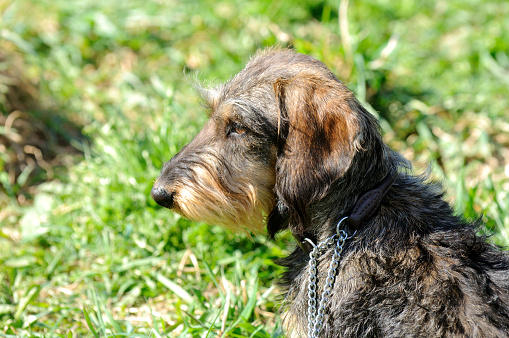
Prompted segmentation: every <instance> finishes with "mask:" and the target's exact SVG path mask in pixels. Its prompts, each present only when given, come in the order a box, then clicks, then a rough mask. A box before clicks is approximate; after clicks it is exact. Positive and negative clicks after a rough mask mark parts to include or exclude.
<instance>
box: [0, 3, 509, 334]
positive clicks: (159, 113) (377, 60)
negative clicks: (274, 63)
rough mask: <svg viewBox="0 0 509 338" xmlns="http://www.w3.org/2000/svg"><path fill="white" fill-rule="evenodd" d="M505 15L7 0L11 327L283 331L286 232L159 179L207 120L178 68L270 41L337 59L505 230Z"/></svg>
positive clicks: (216, 64) (389, 137) (0, 288)
mask: <svg viewBox="0 0 509 338" xmlns="http://www.w3.org/2000/svg"><path fill="white" fill-rule="evenodd" d="M340 6H341V10H339V8H340ZM508 17H509V2H507V1H505V0H500V1H496V0H488V1H481V0H470V1H463V0H461V1H460V0H450V1H444V0H442V1H417V0H408V1H405V2H394V1H386V0H377V1H356V2H351V3H350V4H348V1H345V0H343V1H341V3H339V2H337V1H317V0H307V1H299V2H296V1H293V0H280V1H268V0H260V1H251V0H236V1H233V0H231V1H215V0H214V1H212V0H204V1H193V0H189V1H172V0H168V1H163V0H159V1H158V0H152V1H146V0H144V1H140V0H108V1H92V0H81V1H67V0H38V1H35V0H32V1H30V0H17V1H5V0H0V110H1V114H0V249H1V250H0V331H3V332H4V333H3V336H7V337H11V336H12V337H14V336H16V337H37V336H41V337H42V336H45V337H53V336H57V337H82V336H93V337H107V336H108V337H109V336H117V337H119V336H128V337H146V336H151V337H174V336H182V337H206V336H208V337H213V336H228V337H246V336H247V337H249V336H251V337H280V336H282V333H281V330H280V320H279V316H278V314H277V309H278V307H277V304H278V302H279V301H280V299H279V298H278V290H277V288H275V287H273V286H272V285H273V282H274V280H275V278H276V276H277V274H278V273H279V272H280V271H279V268H278V267H277V266H276V265H275V264H274V263H273V262H272V259H274V258H277V257H280V256H282V255H284V254H285V253H287V252H288V251H289V248H291V245H292V244H291V240H290V239H289V238H288V237H283V238H282V240H281V241H280V242H278V243H269V242H267V241H266V240H265V238H263V237H257V238H254V240H250V239H247V238H245V237H244V236H241V235H235V234H232V233H230V232H228V231H224V230H222V229H220V228H218V227H214V226H210V225H206V224H202V223H192V222H189V221H187V220H185V219H182V218H180V217H179V216H177V215H174V214H172V213H171V212H170V211H168V210H163V209H161V208H159V207H157V206H156V204H155V203H154V202H153V201H152V200H151V199H150V196H149V192H150V188H151V185H152V182H153V180H154V178H155V177H156V176H157V174H158V171H159V169H160V167H161V165H162V163H163V162H164V161H166V160H168V159H169V158H170V157H171V156H172V155H173V154H174V153H176V152H177V150H178V149H179V148H180V147H181V146H182V145H184V144H185V143H187V142H189V141H190V140H191V139H192V137H193V135H194V134H195V133H196V132H197V131H198V130H199V128H200V126H201V125H202V124H203V122H204V121H205V119H206V116H205V114H204V112H203V109H202V108H201V106H200V103H199V100H198V98H197V95H195V94H194V93H193V91H192V88H191V86H190V85H189V82H188V80H186V77H185V76H184V74H183V70H184V69H187V71H186V73H188V74H189V75H191V76H194V75H195V73H197V72H198V70H199V73H198V75H197V76H198V77H199V78H201V79H204V80H206V81H210V82H211V83H220V82H222V81H224V80H226V79H228V78H229V77H230V76H231V75H232V74H234V73H235V72H237V71H239V70H240V69H242V67H243V65H244V64H245V62H247V60H248V59H249V56H250V55H252V54H253V53H254V52H255V51H256V50H257V49H259V48H263V47H264V46H270V45H273V44H278V45H280V46H288V45H291V46H293V48H295V49H296V50H297V51H299V52H302V53H308V54H312V55H315V56H316V57H317V58H318V59H320V60H322V61H323V62H325V63H326V64H327V65H328V66H329V67H330V68H331V69H332V70H333V71H334V72H335V74H337V75H338V77H339V78H340V79H342V80H343V81H344V82H345V83H346V84H347V85H348V86H349V87H350V88H351V89H352V90H353V91H354V92H355V93H356V95H357V96H358V97H359V99H360V100H361V101H362V102H364V103H365V104H366V106H367V107H368V108H369V109H370V110H371V111H372V112H374V113H375V114H378V115H379V116H380V119H381V122H382V126H383V129H384V132H385V139H386V141H387V142H388V143H389V144H390V145H391V146H392V147H393V148H395V149H397V150H398V151H401V152H402V153H404V154H405V156H406V157H407V158H409V159H411V160H413V161H415V162H414V163H415V165H416V170H417V171H422V170H425V168H426V167H427V166H428V165H429V164H430V163H431V166H432V168H433V173H434V175H435V177H436V178H438V179H440V180H443V181H444V184H445V186H446V187H447V189H448V198H449V199H450V201H451V203H453V204H454V205H455V207H456V210H457V211H458V212H459V213H464V214H465V215H466V217H468V218H471V219H475V218H477V217H479V216H483V217H484V220H485V222H486V229H484V232H486V233H488V234H491V235H492V236H491V240H493V241H494V242H495V243H497V244H499V245H503V246H507V245H508V244H509V206H508V204H509V198H508V193H507V192H508V191H509V178H508V176H509V122H508V121H509V95H508V93H509V91H508V89H509V39H508V38H507V37H508V36H509V20H507V18H508ZM0 336H2V334H1V333H0Z"/></svg>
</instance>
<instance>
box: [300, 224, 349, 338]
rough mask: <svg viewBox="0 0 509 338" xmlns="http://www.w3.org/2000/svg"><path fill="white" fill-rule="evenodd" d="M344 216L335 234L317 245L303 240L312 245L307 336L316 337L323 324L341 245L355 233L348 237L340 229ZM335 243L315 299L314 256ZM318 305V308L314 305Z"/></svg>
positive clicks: (307, 239)
mask: <svg viewBox="0 0 509 338" xmlns="http://www.w3.org/2000/svg"><path fill="white" fill-rule="evenodd" d="M347 218H348V217H344V218H343V219H341V221H339V223H338V225H337V226H336V234H334V235H333V236H331V237H329V238H327V239H326V240H324V241H322V242H321V243H319V244H318V245H315V244H314V243H313V242H312V241H311V240H310V239H309V238H306V239H305V240H306V241H308V242H309V243H311V244H312V245H313V251H311V252H310V253H309V280H308V282H309V284H308V337H309V338H317V337H318V336H319V334H320V331H321V329H322V325H323V317H324V309H325V304H326V302H327V299H328V298H329V294H330V292H331V290H332V287H333V285H334V278H335V277H336V272H337V268H338V266H339V260H340V259H341V253H342V252H343V246H344V245H345V242H346V240H347V239H349V238H351V237H353V235H355V233H354V234H353V235H352V236H350V237H348V234H347V233H346V232H345V231H344V230H341V229H340V225H341V223H342V222H343V221H344V220H345V219H347ZM334 243H336V247H335V249H334V254H333V255H332V260H331V262H330V266H329V272H328V274H327V278H326V280H325V285H324V288H323V291H322V294H321V296H320V299H319V300H317V293H316V292H317V291H316V289H317V281H318V276H317V269H316V258H317V256H318V254H319V253H320V250H321V249H323V248H325V247H328V246H330V245H332V244H334ZM317 305H318V310H317V308H316V306H317Z"/></svg>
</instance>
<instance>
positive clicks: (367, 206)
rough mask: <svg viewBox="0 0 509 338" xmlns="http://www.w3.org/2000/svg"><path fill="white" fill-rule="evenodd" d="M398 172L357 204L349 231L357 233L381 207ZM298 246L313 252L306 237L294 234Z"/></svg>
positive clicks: (347, 221) (384, 180)
mask: <svg viewBox="0 0 509 338" xmlns="http://www.w3.org/2000/svg"><path fill="white" fill-rule="evenodd" d="M396 177H397V171H395V170H393V171H392V172H390V173H389V174H388V175H387V176H385V178H384V179H383V180H382V181H381V182H380V184H379V185H378V186H376V187H375V188H373V189H371V190H369V191H368V192H366V193H365V194H363V195H362V196H361V197H360V198H359V199H358V200H357V203H355V206H354V208H353V211H352V212H351V213H350V215H349V216H348V218H347V219H346V220H345V222H346V223H347V225H348V229H349V230H352V231H357V230H359V229H360V228H361V226H362V224H363V223H364V222H366V221H368V220H369V219H370V218H371V217H373V215H374V214H375V212H376V211H377V210H378V208H379V207H380V203H381V202H382V199H383V197H384V196H385V194H386V193H387V191H389V189H390V188H391V187H392V184H393V183H394V181H395V180H396ZM293 237H295V240H296V241H297V244H299V246H300V247H301V248H302V250H304V252H305V253H307V254H309V253H310V252H311V251H312V250H313V246H312V245H311V243H309V242H308V241H306V240H304V238H305V237H303V236H300V235H297V234H293Z"/></svg>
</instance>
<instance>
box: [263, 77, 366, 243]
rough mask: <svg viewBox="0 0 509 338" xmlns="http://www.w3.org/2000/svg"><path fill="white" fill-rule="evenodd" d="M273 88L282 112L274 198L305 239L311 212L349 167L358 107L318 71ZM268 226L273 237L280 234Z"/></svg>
mask: <svg viewBox="0 0 509 338" xmlns="http://www.w3.org/2000/svg"><path fill="white" fill-rule="evenodd" d="M274 89H275V92H276V98H277V102H278V105H279V113H280V118H279V121H280V123H279V130H280V135H279V138H280V147H279V154H278V160H277V163H276V194H277V197H278V200H279V204H280V205H281V204H283V205H284V206H285V207H286V208H285V209H287V211H288V216H289V217H290V219H288V221H289V224H290V226H291V227H292V231H293V232H294V233H297V234H299V235H304V232H305V226H306V224H307V223H308V222H309V220H308V219H307V218H308V217H307V212H306V211H307V208H308V207H309V206H310V205H311V204H313V203H314V202H317V201H319V200H320V199H321V198H323V197H324V196H326V194H327V192H328V191H329V189H330V187H331V184H332V183H333V182H334V181H336V180H337V179H338V178H339V177H341V176H342V175H343V174H344V173H345V172H346V171H347V169H348V168H349V166H350V163H351V161H352V158H353V155H354V152H355V148H356V145H355V143H356V142H355V138H356V136H357V132H356V131H357V130H358V127H357V126H358V120H357V118H356V115H355V113H354V112H353V111H354V109H355V108H354V109H352V107H355V106H356V105H358V103H357V100H356V99H355V98H354V97H353V94H352V93H351V92H350V91H349V90H348V89H347V88H346V87H345V86H344V85H343V84H342V83H341V82H339V81H338V80H337V79H336V78H334V77H333V76H332V75H329V76H326V75H325V74H320V73H318V72H317V73H302V72H301V73H299V74H297V75H296V76H294V77H293V78H291V79H283V80H279V81H278V82H276V84H275V85H274ZM280 209H281V208H280ZM270 226H272V227H274V224H272V225H271V224H270V222H269V233H272V235H273V234H275V232H277V231H279V230H281V228H279V229H277V227H276V229H274V228H273V229H270ZM280 227H282V225H280Z"/></svg>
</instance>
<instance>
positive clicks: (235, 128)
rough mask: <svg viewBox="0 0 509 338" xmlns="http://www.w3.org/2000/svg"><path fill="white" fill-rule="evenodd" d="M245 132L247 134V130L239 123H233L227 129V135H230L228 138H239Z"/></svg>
mask: <svg viewBox="0 0 509 338" xmlns="http://www.w3.org/2000/svg"><path fill="white" fill-rule="evenodd" d="M245 132H246V128H244V127H243V126H241V125H240V124H238V123H237V122H233V123H232V124H230V125H229V126H228V128H227V129H226V135H228V136H230V135H235V136H238V135H242V134H244V133H245Z"/></svg>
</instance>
